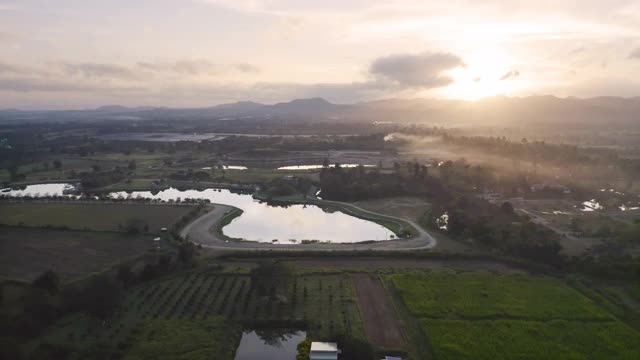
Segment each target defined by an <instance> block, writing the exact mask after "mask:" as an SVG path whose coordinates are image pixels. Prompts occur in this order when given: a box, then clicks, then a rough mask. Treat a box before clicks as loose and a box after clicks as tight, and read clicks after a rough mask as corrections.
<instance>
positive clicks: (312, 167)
mask: <svg viewBox="0 0 640 360" xmlns="http://www.w3.org/2000/svg"><path fill="white" fill-rule="evenodd" d="M358 166H360V164H340V167H342V168H354V167H358ZM362 166H364V167H375V165H362ZM323 167H324V165H292V166H281V167H279V168H278V170H317V169H322V168H323ZM329 167H335V164H332V165H329Z"/></svg>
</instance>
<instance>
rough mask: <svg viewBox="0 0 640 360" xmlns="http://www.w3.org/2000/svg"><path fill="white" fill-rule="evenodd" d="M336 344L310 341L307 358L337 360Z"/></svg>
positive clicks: (338, 352)
mask: <svg viewBox="0 0 640 360" xmlns="http://www.w3.org/2000/svg"><path fill="white" fill-rule="evenodd" d="M338 354H340V349H338V344H336V343H325V342H312V343H311V350H310V351H309V360H338Z"/></svg>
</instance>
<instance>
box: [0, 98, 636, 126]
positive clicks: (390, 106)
mask: <svg viewBox="0 0 640 360" xmlns="http://www.w3.org/2000/svg"><path fill="white" fill-rule="evenodd" d="M190 119H191V120H211V121H230V120H247V119H248V120H256V121H259V120H281V121H290V122H321V121H325V122H376V121H377V122H392V123H427V124H432V125H438V126H464V125H483V126H523V127H526V126H563V127H564V126H575V127H579V126H598V125H602V126H612V125H617V126H625V127H629V126H631V127H634V128H635V127H640V98H639V97H635V98H618V97H597V98H589V99H577V98H558V97H554V96H530V97H505V96H498V97H490V98H485V99H481V100H477V101H464V100H443V99H387V100H378V101H371V102H362V103H356V104H346V105H345V104H333V103H330V102H328V101H326V100H324V99H322V98H310V99H295V100H292V101H289V102H282V103H277V104H272V105H267V104H260V103H256V102H251V101H240V102H235V103H229V104H222V105H217V106H212V107H203V108H166V107H125V106H119V105H110V106H102V107H99V108H96V109H88V110H61V111H21V110H15V109H10V110H0V121H2V122H44V121H101V120H123V121H132V120H190Z"/></svg>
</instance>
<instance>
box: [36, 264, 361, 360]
mask: <svg viewBox="0 0 640 360" xmlns="http://www.w3.org/2000/svg"><path fill="white" fill-rule="evenodd" d="M210 321H224V323H225V325H224V326H226V328H227V331H226V332H219V331H217V330H216V329H219V326H214V325H207V323H208V322H210ZM172 324H177V326H180V327H182V328H184V329H185V331H186V332H185V333H184V334H180V335H179V336H174V339H170V338H171V337H172V335H171V333H172V331H171V330H170V327H171V325H172ZM265 324H267V325H271V326H273V324H279V325H280V326H290V327H295V326H301V327H304V328H305V329H306V330H307V331H308V333H309V335H310V336H313V337H314V338H323V337H328V336H330V335H331V334H335V333H346V334H350V335H353V336H355V337H360V338H363V337H364V330H363V327H362V323H361V320H360V315H359V310H358V305H357V303H356V298H355V294H354V290H353V287H352V282H351V278H350V277H349V276H348V275H311V274H310V275H297V276H296V277H294V279H292V281H291V282H290V284H289V288H288V291H287V294H286V301H284V302H282V301H280V302H278V301H269V300H268V299H266V298H263V297H260V296H258V295H257V293H256V292H255V291H254V290H253V289H252V287H251V279H250V277H249V276H248V275H243V274H229V273H220V272H215V271H206V270H201V271H197V272H191V273H187V274H182V275H180V276H175V277H173V278H169V279H165V280H161V281H157V282H154V283H149V284H145V285H141V286H139V287H137V288H134V289H132V290H130V291H128V292H127V295H126V298H125V299H124V302H123V304H122V305H121V308H120V310H118V311H117V315H116V316H115V317H114V318H113V319H111V320H110V321H109V326H107V327H100V326H96V324H95V323H93V322H92V320H90V319H89V318H87V317H86V316H81V315H74V316H71V317H68V318H64V319H62V320H60V321H59V322H58V324H57V325H54V327H53V328H52V329H51V330H50V332H49V333H48V335H46V336H45V337H44V338H43V339H41V341H42V342H46V343H52V344H66V343H68V342H70V341H72V342H74V343H79V344H95V343H100V344H103V345H104V346H106V347H108V348H109V349H111V351H113V353H114V354H119V355H127V354H128V355H130V356H126V357H125V358H127V359H137V358H149V357H148V356H142V355H143V354H146V355H151V354H160V353H162V352H163V349H168V346H169V344H170V343H172V341H173V343H175V342H176V341H178V339H180V338H182V339H188V340H189V341H185V343H188V344H182V345H180V346H179V347H177V348H176V350H175V351H183V350H184V349H185V348H188V347H189V346H195V345H197V344H202V343H203V342H202V341H203V338H202V337H201V335H202V332H203V331H204V330H202V327H205V328H206V327H207V326H212V329H211V330H210V331H209V332H210V333H211V334H210V341H211V342H210V343H209V345H208V346H212V347H215V346H216V344H222V343H223V341H224V340H225V339H230V338H231V339H234V341H233V344H235V345H237V342H238V341H239V338H240V334H241V331H242V329H243V328H252V327H254V326H260V325H263V326H264V325H265ZM149 329H152V330H149ZM153 329H164V330H162V331H161V332H158V331H155V330H153ZM144 333H153V334H152V335H149V336H144V335H142V334H144ZM189 333H192V334H194V335H193V336H194V339H193V340H194V341H193V342H192V341H191V337H190V336H188V335H185V334H189ZM150 336H151V340H152V341H150V342H149V341H147V340H149V339H150ZM177 349H182V350H177ZM234 350H235V348H234ZM203 351H204V350H203ZM204 353H206V351H205V352H204ZM136 356H137V357H136ZM140 356H142V357H140ZM151 358H155V355H154V356H152V357H151ZM165 358H167V359H168V358H170V357H165ZM175 358H182V357H175ZM184 358H189V359H192V357H190V356H189V357H184ZM199 358H203V357H198V356H196V357H193V359H199ZM215 359H220V360H225V359H231V358H230V357H225V356H222V355H221V356H219V357H215Z"/></svg>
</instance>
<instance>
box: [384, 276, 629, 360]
mask: <svg viewBox="0 0 640 360" xmlns="http://www.w3.org/2000/svg"><path fill="white" fill-rule="evenodd" d="M387 279H388V280H389V283H390V284H391V285H392V286H393V287H394V289H395V290H396V291H397V293H398V294H399V297H400V298H401V300H402V302H403V303H404V304H405V305H406V308H407V309H408V311H409V312H410V313H411V314H412V315H413V316H415V317H416V318H418V319H419V320H418V322H419V326H420V328H421V330H422V332H423V333H424V334H425V335H426V337H427V339H428V340H429V342H430V345H431V347H432V349H433V352H434V354H435V356H436V357H437V358H438V359H495V358H503V359H523V358H525V359H542V358H544V359H583V358H588V357H589V356H592V357H593V358H597V359H607V358H611V359H635V358H638V356H640V349H639V348H638V347H637V346H636V345H637V344H638V343H639V342H640V333H638V331H637V330H635V329H633V328H631V327H629V326H628V325H626V324H624V323H622V322H621V321H619V320H617V319H616V318H614V317H613V316H612V315H611V314H609V313H608V312H607V311H606V310H604V309H602V308H600V307H599V306H598V304H596V303H594V302H593V301H591V300H590V299H589V298H587V297H585V296H583V295H582V294H581V293H580V292H578V291H577V290H574V289H573V288H571V287H569V286H568V285H566V284H564V283H563V282H561V281H559V280H555V279H550V278H543V277H537V276H525V275H500V276H499V275H492V274H484V273H458V274H455V273H445V272H438V273H415V272H413V273H406V274H393V275H390V276H388V278H387Z"/></svg>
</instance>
